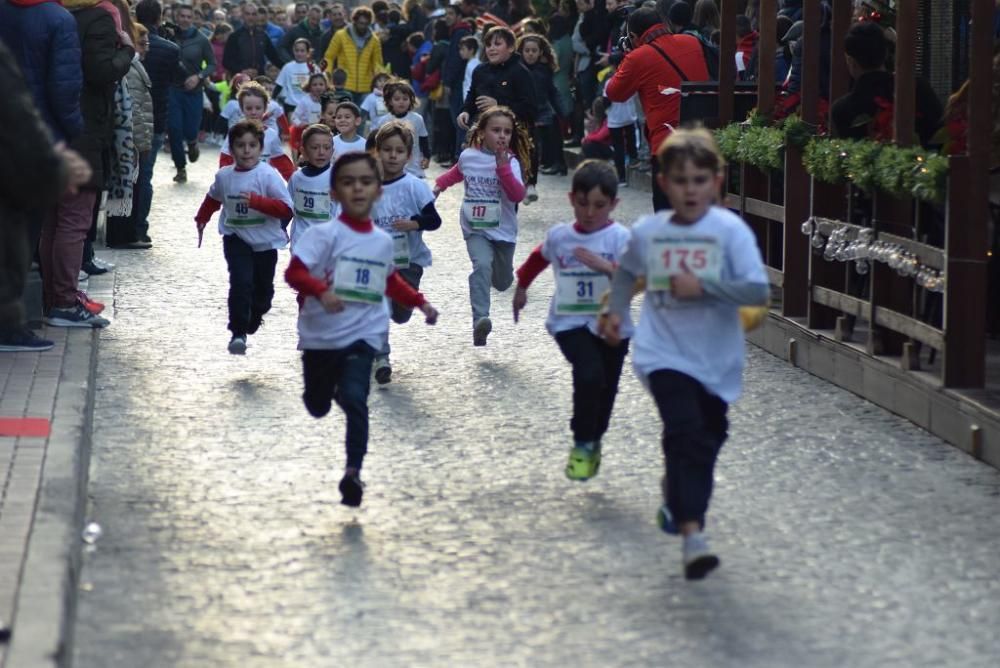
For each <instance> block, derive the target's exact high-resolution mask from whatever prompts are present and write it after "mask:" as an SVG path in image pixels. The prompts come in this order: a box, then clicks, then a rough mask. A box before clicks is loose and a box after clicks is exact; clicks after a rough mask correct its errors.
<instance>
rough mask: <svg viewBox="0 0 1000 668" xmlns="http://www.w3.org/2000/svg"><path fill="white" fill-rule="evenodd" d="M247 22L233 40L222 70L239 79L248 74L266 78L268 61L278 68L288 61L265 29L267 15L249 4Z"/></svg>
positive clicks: (223, 58)
mask: <svg viewBox="0 0 1000 668" xmlns="http://www.w3.org/2000/svg"><path fill="white" fill-rule="evenodd" d="M243 20H244V22H245V23H244V25H243V27H242V28H240V29H239V30H237V31H236V32H234V33H233V34H232V35H230V36H229V39H228V40H226V48H225V49H224V50H223V52H222V66H223V67H225V68H226V70H227V71H228V72H229V74H230V75H234V76H235V75H236V74H239V73H240V72H243V71H244V70H254V71H255V72H256V73H257V74H263V73H264V68H265V66H266V65H267V63H268V61H270V62H272V63H274V64H275V65H277V66H278V67H281V66H282V65H284V64H285V61H284V60H282V59H281V55H280V54H279V53H278V50H277V49H276V48H274V43H273V42H271V38H270V37H268V35H267V31H266V30H265V29H264V26H265V24H266V23H267V12H266V11H265V10H263V9H258V8H257V6H256V5H252V4H249V3H248V4H247V5H246V6H245V7H244V8H243Z"/></svg>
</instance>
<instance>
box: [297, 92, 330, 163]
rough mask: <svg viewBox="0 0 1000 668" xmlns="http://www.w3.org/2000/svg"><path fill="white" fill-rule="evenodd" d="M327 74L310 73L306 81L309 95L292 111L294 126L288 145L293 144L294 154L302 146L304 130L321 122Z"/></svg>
mask: <svg viewBox="0 0 1000 668" xmlns="http://www.w3.org/2000/svg"><path fill="white" fill-rule="evenodd" d="M326 90H327V83H326V75H325V74H323V73H322V72H315V73H313V74H310V75H309V80H308V81H307V82H306V91H307V92H308V95H307V96H306V97H304V98H303V99H302V100H301V101H300V102H299V104H298V106H297V107H295V111H293V112H292V128H291V131H290V133H289V141H288V145H289V146H291V148H292V151H293V152H294V154H297V153H298V152H299V151H300V150H301V148H302V131H303V130H305V129H306V128H307V127H309V126H310V125H312V124H313V123H319V120H320V114H321V113H322V112H323V103H322V101H321V100H322V98H323V94H324V93H326Z"/></svg>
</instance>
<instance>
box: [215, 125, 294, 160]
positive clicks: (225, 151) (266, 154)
mask: <svg viewBox="0 0 1000 668" xmlns="http://www.w3.org/2000/svg"><path fill="white" fill-rule="evenodd" d="M219 152H220V153H222V155H228V156H230V157H232V155H233V151H232V149H230V148H229V141H228V140H227V141H225V142H223V143H222V148H220V149H219ZM282 155H285V146H284V145H283V144H282V143H281V138H280V137H279V136H278V131H277V130H275V129H274V128H268V127H265V128H264V145H263V146H261V147H260V161H261V162H267V161H268V160H273V159H274V158H277V157H280V156H282Z"/></svg>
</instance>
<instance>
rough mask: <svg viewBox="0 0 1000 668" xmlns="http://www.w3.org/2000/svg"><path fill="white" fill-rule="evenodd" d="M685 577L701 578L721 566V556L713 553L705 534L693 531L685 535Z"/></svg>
mask: <svg viewBox="0 0 1000 668" xmlns="http://www.w3.org/2000/svg"><path fill="white" fill-rule="evenodd" d="M683 550H684V577H685V578H687V579H688V580H701V579H702V578H704V577H705V576H706V575H708V574H709V573H711V572H712V571H714V570H715V569H716V568H718V566H719V558H718V557H717V556H715V555H714V554H712V550H711V549H709V547H708V540H706V538H705V534H703V533H701V532H700V531H699V532H698V533H692V534H689V535H687V536H685V537H684V547H683Z"/></svg>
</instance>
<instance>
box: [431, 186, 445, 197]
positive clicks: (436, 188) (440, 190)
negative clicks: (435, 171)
mask: <svg viewBox="0 0 1000 668" xmlns="http://www.w3.org/2000/svg"><path fill="white" fill-rule="evenodd" d="M443 192H444V189H443V188H441V186H439V185H438V184H436V183H435V184H434V187H433V188H431V193H432V194H433V195H434V199H437V198H438V195H440V194H441V193H443Z"/></svg>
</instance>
